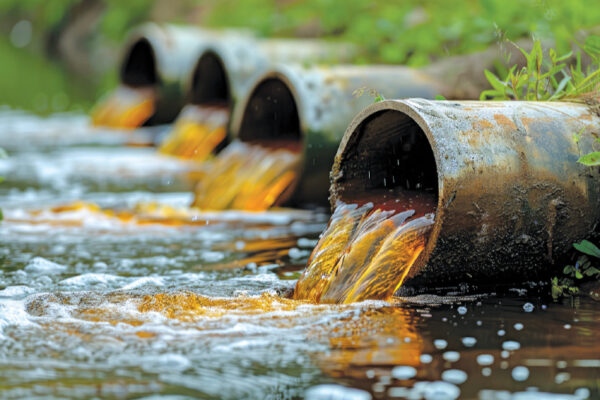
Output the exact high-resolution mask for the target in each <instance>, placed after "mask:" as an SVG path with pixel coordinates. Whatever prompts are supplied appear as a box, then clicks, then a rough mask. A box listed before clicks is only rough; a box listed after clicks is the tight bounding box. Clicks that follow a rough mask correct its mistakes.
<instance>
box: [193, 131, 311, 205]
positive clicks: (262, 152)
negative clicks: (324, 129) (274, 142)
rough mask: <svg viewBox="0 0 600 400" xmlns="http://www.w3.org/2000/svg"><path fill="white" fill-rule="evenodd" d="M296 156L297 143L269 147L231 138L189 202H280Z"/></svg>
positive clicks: (296, 162) (291, 179)
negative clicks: (230, 141) (231, 141)
mask: <svg viewBox="0 0 600 400" xmlns="http://www.w3.org/2000/svg"><path fill="white" fill-rule="evenodd" d="M300 158H301V153H300V151H299V149H298V148H297V146H294V147H292V146H289V147H286V146H283V147H277V148H270V147H266V146H263V145H260V144H250V143H244V142H239V141H238V142H233V143H231V144H230V145H229V146H227V148H225V149H224V150H223V151H222V152H221V153H220V154H219V156H218V157H217V158H216V160H215V161H214V163H213V164H212V165H211V167H210V169H209V171H208V172H207V174H206V176H205V177H204V179H202V180H201V181H200V182H199V184H198V186H197V188H196V198H195V199H194V203H193V206H195V207H198V208H200V209H203V210H225V209H239V210H248V211H264V210H267V209H268V208H270V207H271V206H273V205H275V204H277V203H280V202H281V201H282V200H283V199H284V198H285V194H286V193H289V191H290V190H291V188H292V187H293V185H294V184H295V182H296V180H297V178H298V174H299V171H298V170H299V166H300Z"/></svg>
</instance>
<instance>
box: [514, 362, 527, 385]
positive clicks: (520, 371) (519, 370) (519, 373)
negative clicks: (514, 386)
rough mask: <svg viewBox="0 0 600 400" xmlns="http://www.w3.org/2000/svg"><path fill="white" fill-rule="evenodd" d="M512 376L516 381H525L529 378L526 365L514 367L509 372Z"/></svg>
mask: <svg viewBox="0 0 600 400" xmlns="http://www.w3.org/2000/svg"><path fill="white" fill-rule="evenodd" d="M511 375H512V378H513V379H514V380H515V381H517V382H523V381H526V380H527V378H529V369H527V367H523V366H518V367H514V368H513V370H512V372H511Z"/></svg>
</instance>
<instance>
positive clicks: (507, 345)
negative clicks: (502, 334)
mask: <svg viewBox="0 0 600 400" xmlns="http://www.w3.org/2000/svg"><path fill="white" fill-rule="evenodd" d="M502 348H503V349H504V350H507V351H514V350H519V349H520V348H521V344H520V343H519V342H515V341H514V340H507V341H506V342H504V343H502Z"/></svg>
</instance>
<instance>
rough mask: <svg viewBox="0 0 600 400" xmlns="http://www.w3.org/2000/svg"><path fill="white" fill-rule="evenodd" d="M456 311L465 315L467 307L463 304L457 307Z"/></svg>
mask: <svg viewBox="0 0 600 400" xmlns="http://www.w3.org/2000/svg"><path fill="white" fill-rule="evenodd" d="M458 313H459V314H460V315H465V314H466V313H467V307H465V306H460V307H458Z"/></svg>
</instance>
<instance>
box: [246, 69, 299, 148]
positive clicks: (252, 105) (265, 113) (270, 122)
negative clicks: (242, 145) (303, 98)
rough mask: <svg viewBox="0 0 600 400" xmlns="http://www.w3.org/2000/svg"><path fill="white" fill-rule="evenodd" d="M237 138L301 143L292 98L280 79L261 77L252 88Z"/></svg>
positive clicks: (296, 114) (296, 109) (295, 109)
mask: <svg viewBox="0 0 600 400" xmlns="http://www.w3.org/2000/svg"><path fill="white" fill-rule="evenodd" d="M239 138H240V140H242V141H254V142H263V143H283V142H287V143H289V144H296V145H300V144H301V141H302V134H301V132H300V119H299V116H298V107H297V105H296V100H295V99H294V96H293V94H292V92H291V90H290V89H289V88H288V86H287V85H286V84H285V83H284V82H282V81H281V80H280V79H278V78H268V79H265V80H264V81H262V82H261V83H260V84H259V85H258V86H257V87H256V88H255V89H254V91H253V92H252V95H251V96H250V98H249V100H248V103H247V105H246V108H245V110H244V115H243V118H242V123H241V125H240V129H239Z"/></svg>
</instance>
